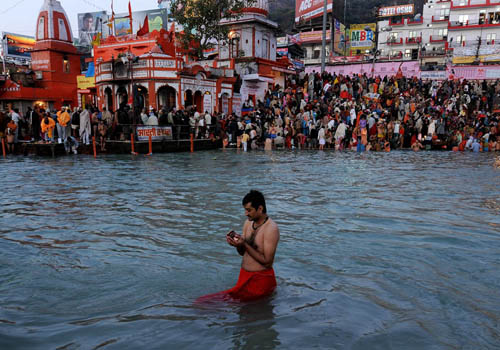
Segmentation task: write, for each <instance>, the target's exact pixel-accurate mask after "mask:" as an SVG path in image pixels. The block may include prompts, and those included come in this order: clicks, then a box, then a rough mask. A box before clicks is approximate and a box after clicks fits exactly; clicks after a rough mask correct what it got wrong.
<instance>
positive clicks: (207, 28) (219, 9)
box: [171, 0, 256, 58]
mask: <svg viewBox="0 0 500 350" xmlns="http://www.w3.org/2000/svg"><path fill="white" fill-rule="evenodd" d="M255 1H256V0H173V1H172V4H171V13H172V16H173V18H174V19H175V21H176V22H177V23H179V24H180V25H182V26H183V27H184V34H183V35H182V36H181V38H180V40H181V42H182V44H183V46H184V48H185V49H189V50H190V53H191V54H192V55H194V56H197V57H198V58H203V50H207V49H211V48H212V47H213V45H214V43H215V42H223V41H225V40H227V38H228V35H229V31H230V28H229V26H224V25H220V24H219V23H220V21H221V20H233V19H238V18H239V17H241V10H242V9H243V8H245V7H251V6H252V5H253V3H254V2H255Z"/></svg>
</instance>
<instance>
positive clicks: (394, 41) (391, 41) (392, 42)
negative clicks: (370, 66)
mask: <svg viewBox="0 0 500 350" xmlns="http://www.w3.org/2000/svg"><path fill="white" fill-rule="evenodd" d="M387 45H403V38H399V39H391V38H389V39H388V40H387Z"/></svg>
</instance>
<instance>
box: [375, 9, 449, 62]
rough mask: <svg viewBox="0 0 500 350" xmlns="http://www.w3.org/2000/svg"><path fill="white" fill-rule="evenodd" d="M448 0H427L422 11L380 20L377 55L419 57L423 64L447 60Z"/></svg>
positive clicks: (412, 58) (389, 57)
mask: <svg viewBox="0 0 500 350" xmlns="http://www.w3.org/2000/svg"><path fill="white" fill-rule="evenodd" d="M450 5H451V1H450V0H429V1H428V2H427V3H426V4H424V7H423V11H422V14H417V15H415V16H406V17H391V18H389V20H384V21H379V22H378V25H377V30H378V45H377V48H378V51H379V59H381V60H383V59H391V60H403V61H404V60H420V63H421V65H422V66H428V67H436V66H440V65H443V64H445V63H446V42H447V38H448V20H449V18H450Z"/></svg>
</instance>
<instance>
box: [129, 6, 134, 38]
mask: <svg viewBox="0 0 500 350" xmlns="http://www.w3.org/2000/svg"><path fill="white" fill-rule="evenodd" d="M128 18H129V19H130V30H129V34H132V33H133V29H132V4H130V0H128Z"/></svg>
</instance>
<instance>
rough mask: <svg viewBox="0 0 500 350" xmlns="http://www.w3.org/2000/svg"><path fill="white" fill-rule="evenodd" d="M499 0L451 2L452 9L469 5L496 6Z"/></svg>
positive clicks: (459, 0)
mask: <svg viewBox="0 0 500 350" xmlns="http://www.w3.org/2000/svg"><path fill="white" fill-rule="evenodd" d="M498 5H500V1H499V0H453V1H452V3H451V8H452V9H461V8H469V7H485V6H498Z"/></svg>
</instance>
